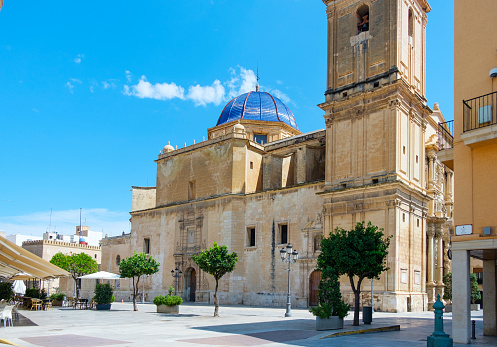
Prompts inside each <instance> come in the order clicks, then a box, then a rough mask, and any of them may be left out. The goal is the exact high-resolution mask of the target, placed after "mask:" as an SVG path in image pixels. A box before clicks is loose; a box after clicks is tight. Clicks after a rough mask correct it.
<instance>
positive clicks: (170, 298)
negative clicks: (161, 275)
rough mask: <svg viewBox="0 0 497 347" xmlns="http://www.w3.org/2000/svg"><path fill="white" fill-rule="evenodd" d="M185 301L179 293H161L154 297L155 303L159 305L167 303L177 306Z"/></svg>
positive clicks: (167, 304)
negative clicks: (165, 294)
mask: <svg viewBox="0 0 497 347" xmlns="http://www.w3.org/2000/svg"><path fill="white" fill-rule="evenodd" d="M182 303H183V299H182V298H181V297H179V296H177V295H167V296H163V295H159V296H156V297H155V298H154V304H155V305H157V306H160V305H166V306H176V305H181V304H182Z"/></svg>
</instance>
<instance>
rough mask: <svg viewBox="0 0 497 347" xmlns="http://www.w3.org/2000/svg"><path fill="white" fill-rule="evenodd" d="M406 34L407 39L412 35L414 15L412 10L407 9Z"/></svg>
mask: <svg viewBox="0 0 497 347" xmlns="http://www.w3.org/2000/svg"><path fill="white" fill-rule="evenodd" d="M407 33H408V34H409V37H412V35H413V33H414V14H413V12H412V8H410V9H409V27H408V29H407Z"/></svg>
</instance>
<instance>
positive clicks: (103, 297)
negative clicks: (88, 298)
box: [93, 283, 113, 310]
mask: <svg viewBox="0 0 497 347" xmlns="http://www.w3.org/2000/svg"><path fill="white" fill-rule="evenodd" d="M112 293H113V289H112V286H111V285H110V284H109V283H98V284H97V286H96V287H95V296H94V297H93V299H94V300H95V301H96V302H97V306H96V308H97V310H110V306H111V303H112V297H113V295H112Z"/></svg>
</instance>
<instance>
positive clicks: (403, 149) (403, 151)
mask: <svg viewBox="0 0 497 347" xmlns="http://www.w3.org/2000/svg"><path fill="white" fill-rule="evenodd" d="M402 153H403V154H406V146H403V147H402Z"/></svg>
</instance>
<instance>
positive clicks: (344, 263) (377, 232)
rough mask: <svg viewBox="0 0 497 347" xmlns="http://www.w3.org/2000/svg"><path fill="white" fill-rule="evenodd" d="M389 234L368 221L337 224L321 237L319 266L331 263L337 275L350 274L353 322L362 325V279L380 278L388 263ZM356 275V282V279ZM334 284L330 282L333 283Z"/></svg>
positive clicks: (326, 266) (323, 268)
mask: <svg viewBox="0 0 497 347" xmlns="http://www.w3.org/2000/svg"><path fill="white" fill-rule="evenodd" d="M390 238H391V237H387V238H385V235H384V234H383V229H379V228H378V227H377V226H375V225H372V224H371V222H368V224H367V225H365V223H364V222H361V223H357V224H356V226H355V228H354V229H351V230H345V229H343V228H339V227H338V228H336V229H335V230H334V231H333V232H331V233H330V235H329V237H327V238H326V237H325V238H323V239H322V240H321V254H320V255H319V257H318V266H317V267H318V269H320V270H321V271H325V270H327V269H328V267H330V268H331V269H332V270H330V272H328V273H331V272H333V273H334V274H336V275H337V276H338V277H339V276H342V275H347V276H348V277H349V281H350V285H351V287H352V291H353V292H354V301H355V307H354V325H359V305H360V293H361V283H362V281H363V280H364V279H365V278H369V279H373V278H375V279H379V276H380V274H381V273H382V272H383V271H386V270H388V267H387V266H386V261H387V255H388V247H389V246H390ZM354 278H357V283H356V282H354ZM330 285H331V284H330Z"/></svg>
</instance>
